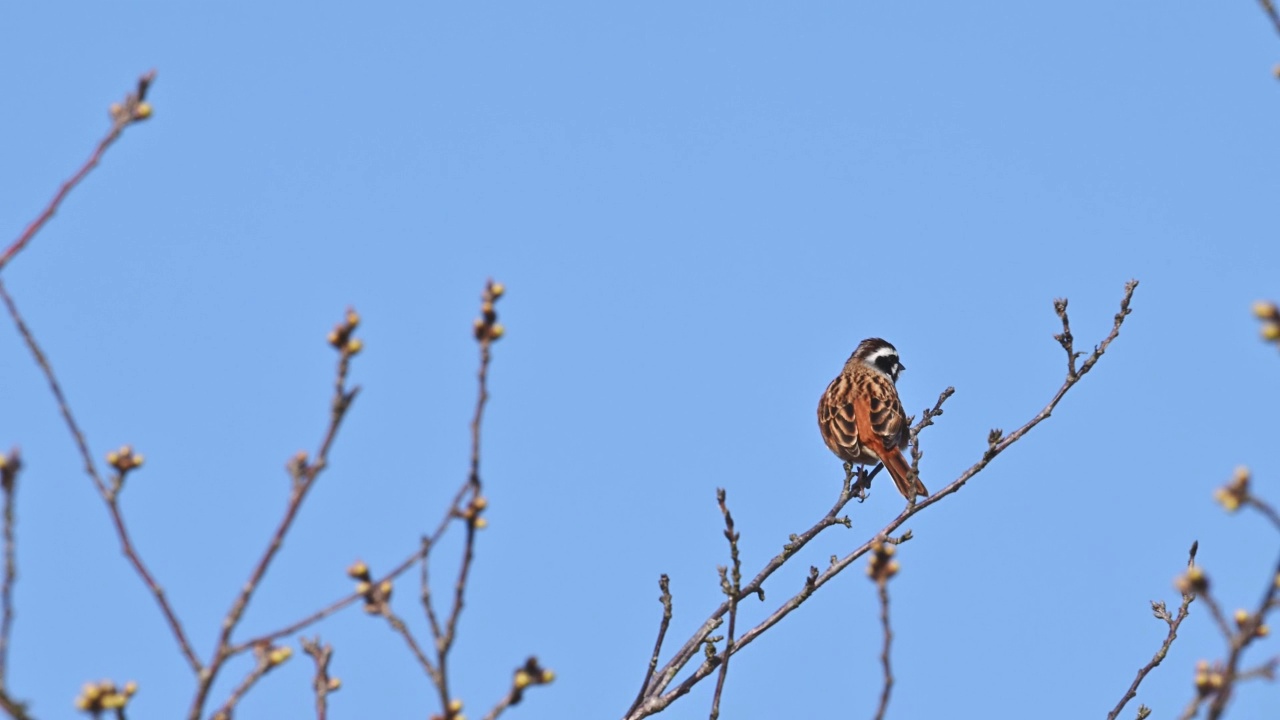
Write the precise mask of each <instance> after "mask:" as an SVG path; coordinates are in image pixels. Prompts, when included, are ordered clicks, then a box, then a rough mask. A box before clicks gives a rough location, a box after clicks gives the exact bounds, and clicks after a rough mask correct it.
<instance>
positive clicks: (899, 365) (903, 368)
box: [898, 363, 907, 372]
mask: <svg viewBox="0 0 1280 720" xmlns="http://www.w3.org/2000/svg"><path fill="white" fill-rule="evenodd" d="M906 369H907V366H906V365H903V364H902V363H898V372H902V371H903V370H906Z"/></svg>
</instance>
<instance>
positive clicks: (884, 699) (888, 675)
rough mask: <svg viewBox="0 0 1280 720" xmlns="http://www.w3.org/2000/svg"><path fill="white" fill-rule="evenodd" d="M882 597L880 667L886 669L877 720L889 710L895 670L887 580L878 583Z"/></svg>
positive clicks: (882, 719) (882, 717) (877, 587)
mask: <svg viewBox="0 0 1280 720" xmlns="http://www.w3.org/2000/svg"><path fill="white" fill-rule="evenodd" d="M876 591H877V592H876V594H877V595H879V596H880V627H881V628H882V629H883V630H884V646H883V647H882V648H881V650H880V666H881V667H882V668H884V685H883V687H882V688H881V690H880V706H879V707H877V708H876V720H884V713H885V711H886V710H888V709H889V693H890V691H892V690H893V668H892V667H891V666H890V664H889V647H890V645H891V644H892V643H893V630H891V629H890V627H889V583H888V580H887V578H886V579H885V580H882V581H880V582H878V583H876Z"/></svg>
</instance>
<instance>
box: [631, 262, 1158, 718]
mask: <svg viewBox="0 0 1280 720" xmlns="http://www.w3.org/2000/svg"><path fill="white" fill-rule="evenodd" d="M1137 286H1138V281H1136V280H1131V281H1129V282H1127V283H1125V288H1124V295H1123V296H1122V297H1121V300H1120V311H1119V312H1117V313H1116V315H1115V318H1114V322H1113V324H1112V328H1111V331H1110V333H1108V335H1107V336H1106V337H1105V338H1103V340H1102V342H1101V343H1099V344H1098V346H1097V347H1095V348H1094V350H1093V352H1092V353H1090V354H1089V355H1088V356H1087V357H1085V358H1084V362H1083V363H1080V364H1079V366H1078V367H1077V368H1076V369H1075V371H1074V373H1073V372H1071V365H1072V363H1069V367H1068V374H1067V377H1066V379H1065V380H1064V381H1063V384H1062V386H1061V387H1060V388H1059V389H1058V391H1057V392H1056V393H1054V395H1053V397H1052V398H1051V399H1050V400H1049V403H1048V404H1047V405H1045V407H1044V408H1043V409H1042V410H1040V412H1038V413H1037V414H1036V415H1035V416H1033V417H1032V418H1031V419H1030V420H1028V421H1027V422H1026V423H1025V424H1023V425H1022V426H1021V427H1019V428H1018V429H1017V430H1015V431H1014V432H1012V433H1010V434H1009V435H1003V433H997V432H994V431H993V433H992V434H991V436H990V437H989V443H988V447H987V450H986V451H985V452H984V453H983V455H982V457H981V459H979V460H978V461H977V462H976V463H974V464H973V465H972V466H970V467H969V468H968V469H967V470H965V471H964V472H962V473H961V474H960V475H959V476H958V477H957V478H956V479H955V480H953V481H952V482H951V483H950V484H948V485H947V486H946V487H944V488H943V489H942V490H940V491H938V492H936V493H934V494H933V495H931V496H930V497H928V498H925V499H924V500H922V501H920V502H918V503H916V504H915V505H908V506H907V507H906V508H905V509H904V510H903V511H902V512H901V513H900V514H899V515H898V516H897V517H896V518H894V519H893V520H892V521H890V522H889V523H888V524H887V525H885V526H884V527H883V528H881V529H880V530H879V531H878V532H877V533H876V537H875V538H873V539H872V540H869V541H867V542H866V543H864V544H863V545H861V546H860V547H858V548H857V549H855V550H854V551H853V552H851V553H849V554H848V555H846V556H845V557H843V558H837V559H836V560H835V561H834V562H832V563H831V565H830V566H829V567H828V568H827V569H826V570H825V571H823V572H822V573H820V574H817V575H816V576H815V577H812V578H810V579H807V580H806V581H805V586H804V588H802V589H801V590H800V591H799V592H797V593H796V594H795V595H793V596H792V597H791V598H790V599H788V600H787V601H785V602H784V603H783V604H782V605H780V606H779V607H778V608H777V609H776V610H775V611H774V612H773V613H772V614H770V615H769V616H768V617H766V618H765V619H764V620H762V621H761V622H760V623H759V624H758V625H756V626H755V627H754V628H752V629H750V630H748V631H747V632H745V633H743V634H742V635H741V636H739V638H738V639H737V641H736V642H735V645H734V652H739V651H741V650H742V649H743V648H745V647H746V646H747V645H749V644H751V642H752V641H754V640H755V639H756V638H757V637H759V636H760V634H761V633H763V632H765V631H766V630H768V629H769V628H771V627H773V626H774V625H776V624H777V623H778V622H779V621H780V620H781V619H782V618H784V617H786V616H787V615H788V614H790V613H791V612H792V611H793V610H795V609H796V608H797V607H799V606H800V604H801V603H803V602H804V601H805V600H806V599H808V597H809V596H810V595H811V594H812V593H813V592H814V591H815V590H817V588H819V587H821V586H823V585H825V584H826V583H827V582H828V581H830V580H831V579H832V578H834V577H835V576H836V575H838V574H839V573H840V572H841V571H843V570H844V569H845V568H846V567H848V566H849V565H850V564H851V563H853V562H854V561H855V560H857V559H858V558H860V557H862V556H863V555H865V554H866V553H867V552H868V551H869V550H870V549H871V548H872V546H873V544H874V543H876V542H878V540H879V538H880V537H888V536H890V535H892V534H893V533H894V532H895V531H896V530H897V529H898V528H899V527H901V526H902V525H903V524H904V523H905V522H907V521H908V520H910V519H911V518H912V517H914V516H915V515H917V514H919V513H921V512H924V511H925V510H926V509H928V508H929V507H932V506H933V505H936V504H937V503H938V502H940V501H941V500H942V499H943V498H945V497H947V496H948V495H952V494H954V493H956V492H958V491H959V490H960V488H962V487H964V485H965V484H966V483H967V482H968V481H969V480H970V479H972V478H973V477H974V476H975V475H977V474H978V473H980V472H982V470H984V469H985V468H986V467H987V465H988V464H990V463H991V461H992V460H994V459H995V458H996V457H997V456H998V455H1000V453H1002V452H1004V451H1005V450H1006V449H1008V448H1009V446H1010V445H1012V444H1014V443H1015V442H1017V441H1018V440H1020V439H1022V437H1023V436H1025V435H1026V434H1027V433H1028V432H1030V431H1031V429H1032V428H1034V427H1035V426H1037V425H1039V424H1040V423H1041V422H1043V421H1044V420H1045V419H1047V418H1048V417H1049V416H1050V415H1051V414H1052V413H1053V411H1054V409H1055V408H1057V406H1058V403H1059V402H1061V401H1062V398H1063V397H1065V396H1066V394H1067V392H1068V391H1069V390H1071V388H1072V387H1074V386H1075V385H1076V383H1078V382H1079V381H1080V380H1081V379H1082V378H1083V377H1084V376H1085V375H1086V374H1088V372H1089V371H1090V370H1092V369H1093V367H1094V365H1096V364H1097V362H1098V360H1099V359H1100V358H1101V357H1102V355H1103V354H1104V353H1105V352H1106V350H1107V348H1108V347H1110V345H1111V343H1112V342H1114V341H1115V339H1116V338H1117V337H1118V336H1119V334H1120V328H1121V326H1122V325H1123V324H1124V320H1125V318H1126V317H1128V315H1129V313H1130V308H1129V303H1130V301H1131V300H1132V298H1133V292H1134V290H1135V289H1136V288H1137ZM1056 306H1057V302H1055V308H1056ZM1063 310H1064V312H1065V305H1064V308H1063ZM1063 345H1064V350H1065V351H1066V352H1067V354H1068V357H1079V355H1078V354H1076V353H1075V352H1074V350H1073V348H1072V347H1071V346H1069V345H1068V344H1067V343H1064V344H1063ZM944 394H945V393H944ZM940 403H941V401H940ZM940 403H939V404H940ZM922 422H923V421H922ZM850 499H851V497H850V496H849V494H848V492H847V488H846V490H844V491H842V492H841V496H840V497H839V498H838V500H837V502H836V505H835V506H833V508H832V510H831V511H829V512H828V514H827V515H826V516H825V517H824V518H822V519H821V520H819V521H818V523H817V524H815V525H814V526H813V527H812V528H810V529H809V530H808V531H806V532H805V533H803V534H801V535H799V536H795V537H794V538H793V540H792V542H790V543H788V544H787V545H786V546H784V549H783V553H782V554H780V555H778V556H776V557H775V558H773V559H772V560H770V561H769V562H768V563H767V564H766V565H765V567H764V569H763V570H761V571H760V573H759V574H757V575H756V577H755V578H754V579H752V580H751V582H749V583H747V584H746V585H744V586H743V587H742V592H741V596H746V595H751V594H756V593H762V592H763V582H764V580H765V579H766V578H768V577H769V576H770V575H771V574H773V572H774V571H776V570H777V569H778V568H779V567H781V566H782V564H783V563H785V562H786V561H787V560H788V559H789V558H790V557H791V556H792V555H794V553H795V552H796V551H797V550H799V548H800V547H803V546H804V544H805V543H807V542H808V541H809V540H810V539H812V538H813V537H814V536H816V535H817V534H818V533H819V532H821V530H823V529H825V528H826V527H830V526H831V525H832V524H837V523H839V522H840V521H838V520H835V516H836V515H837V514H838V513H839V511H840V509H841V508H843V507H844V505H845V504H847V503H848V502H849V500H850ZM841 524H842V523H841ZM729 605H730V603H729V601H728V600H726V601H724V602H722V603H721V604H720V605H719V607H717V608H716V609H715V610H714V611H712V613H711V615H710V616H709V617H708V618H707V620H706V621H705V622H704V623H703V624H702V625H701V626H700V627H699V628H698V629H697V630H696V631H695V632H694V633H693V635H692V636H690V638H689V639H688V640H687V641H685V643H684V645H682V646H681V648H680V649H679V650H677V651H676V653H675V655H674V656H673V657H672V658H671V659H670V660H668V661H667V663H666V664H665V665H663V666H662V668H661V669H659V670H658V671H657V672H656V673H655V675H654V678H653V680H652V681H651V683H650V687H649V688H648V691H647V692H646V693H645V698H644V700H643V701H642V702H641V703H640V705H639V707H636V708H635V709H634V710H632V711H631V712H629V713H628V714H627V715H626V716H625V717H626V718H627V719H628V720H638V719H639V718H643V717H648V716H649V715H653V714H654V713H657V712H661V711H662V710H664V709H665V708H666V707H667V706H669V705H670V704H671V703H672V702H674V701H675V700H676V699H678V698H679V697H681V696H683V695H684V694H686V693H688V692H689V690H690V689H692V687H693V686H694V685H696V684H697V683H698V682H700V681H701V680H702V679H704V678H705V677H707V676H708V675H709V674H710V673H711V671H712V670H713V669H714V668H713V667H711V666H709V665H708V664H707V663H703V664H702V665H700V666H699V667H698V668H697V669H695V670H694V672H693V673H692V674H691V675H690V676H689V677H687V678H686V679H685V680H684V681H682V682H681V683H680V684H679V685H677V686H676V687H675V688H673V689H671V690H669V691H668V690H666V688H667V686H668V684H669V683H671V682H672V681H673V680H674V679H675V677H676V675H677V674H678V673H679V672H680V670H681V669H682V668H683V667H684V666H685V665H686V664H687V663H688V662H689V661H690V659H692V657H693V656H694V655H695V654H696V653H697V650H698V648H699V647H700V646H701V644H702V642H703V641H704V640H705V639H706V637H707V636H708V635H709V634H710V632H711V630H712V628H714V627H715V626H717V625H719V624H720V622H722V619H723V617H724V616H725V615H726V614H727V613H728V612H729Z"/></svg>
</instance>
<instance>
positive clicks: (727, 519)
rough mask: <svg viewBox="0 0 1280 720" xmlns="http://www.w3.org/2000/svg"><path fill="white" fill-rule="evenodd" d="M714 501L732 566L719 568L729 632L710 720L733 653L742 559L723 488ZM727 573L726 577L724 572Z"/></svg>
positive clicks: (717, 709) (717, 708) (717, 711)
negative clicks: (725, 597)
mask: <svg viewBox="0 0 1280 720" xmlns="http://www.w3.org/2000/svg"><path fill="white" fill-rule="evenodd" d="M716 501H717V502H718V503H719V504H720V513H721V514H722V515H724V537H725V539H726V540H728V541H729V557H730V559H731V560H732V561H733V567H732V569H730V568H725V567H723V566H722V567H721V568H720V589H721V590H722V591H724V594H725V595H726V596H728V598H729V632H728V635H726V636H725V640H724V652H723V653H721V655H720V675H719V677H717V678H716V689H715V692H714V693H713V694H712V696H711V720H716V718H718V717H720V695H721V694H722V693H723V692H724V681H725V679H726V678H727V677H728V675H729V657H730V656H731V655H733V633H734V632H735V630H736V628H737V624H738V598H739V597H740V593H741V592H742V560H741V558H740V557H739V556H738V540H739V538H740V537H741V535H740V534H739V533H738V532H737V531H736V530H734V528H733V515H732V514H731V513H730V512H729V505H728V504H727V503H726V502H725V491H724V488H717V489H716ZM730 572H731V573H732V574H729V575H728V576H727V577H726V574H728V573H730Z"/></svg>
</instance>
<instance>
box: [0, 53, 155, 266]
mask: <svg viewBox="0 0 1280 720" xmlns="http://www.w3.org/2000/svg"><path fill="white" fill-rule="evenodd" d="M155 79H156V71H155V70H152V71H150V72H148V73H146V74H144V75H142V76H141V77H140V78H138V86H137V89H136V90H135V91H134V92H132V93H129V94H128V95H126V96H125V100H124V103H123V104H122V105H115V106H112V112H111V129H110V130H108V131H107V134H106V135H105V136H103V138H102V139H101V140H99V141H98V146H97V147H96V148H94V151H93V153H92V154H90V155H89V159H88V160H86V161H85V162H84V164H83V165H81V166H80V169H79V170H77V171H76V172H75V174H74V175H72V176H71V177H70V178H69V179H67V181H66V182H64V183H62V187H60V188H58V192H56V193H54V195H53V199H51V200H50V201H49V204H48V205H47V206H45V209H44V211H43V212H41V213H40V215H39V216H38V217H36V219H35V220H32V221H31V224H30V225H27V229H26V230H23V231H22V234H21V235H19V236H18V239H17V240H14V241H13V243H12V244H10V245H9V247H8V248H6V249H5V251H4V253H3V254H0V270H2V269H4V266H5V265H8V264H9V261H10V260H12V259H13V258H14V257H15V256H17V254H18V253H20V252H22V250H23V248H25V247H26V246H27V243H30V242H31V239H32V238H34V237H35V236H36V233H38V232H40V229H41V228H43V227H44V226H45V223H47V222H49V220H51V219H52V218H53V215H54V213H56V212H58V207H59V206H60V205H62V201H63V200H65V199H66V198H67V195H69V194H71V191H72V190H74V189H75V187H76V185H79V184H80V181H81V180H84V179H85V177H86V176H88V174H89V173H90V172H92V171H93V169H94V168H95V167H97V166H98V162H99V161H100V160H102V156H103V154H104V153H106V151H107V148H109V147H111V145H112V144H113V143H115V141H116V140H118V139H119V138H120V135H121V134H123V133H124V129H125V128H127V127H129V126H130V125H132V124H133V123H135V122H137V121H139V120H145V119H146V118H147V117H149V116H150V115H151V108H150V106H148V105H146V102H145V101H146V99H147V90H148V89H149V88H150V87H151V83H152V82H154V81H155Z"/></svg>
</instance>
